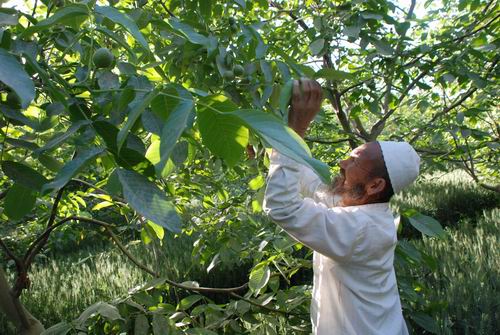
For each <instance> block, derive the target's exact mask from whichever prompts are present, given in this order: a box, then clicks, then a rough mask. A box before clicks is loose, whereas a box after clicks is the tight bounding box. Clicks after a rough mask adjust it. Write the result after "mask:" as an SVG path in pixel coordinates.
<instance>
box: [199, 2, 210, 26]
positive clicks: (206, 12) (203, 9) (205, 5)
mask: <svg viewBox="0 0 500 335" xmlns="http://www.w3.org/2000/svg"><path fill="white" fill-rule="evenodd" d="M198 7H199V8H200V13H201V15H203V17H204V18H205V21H208V20H209V19H210V17H211V16H212V0H198Z"/></svg>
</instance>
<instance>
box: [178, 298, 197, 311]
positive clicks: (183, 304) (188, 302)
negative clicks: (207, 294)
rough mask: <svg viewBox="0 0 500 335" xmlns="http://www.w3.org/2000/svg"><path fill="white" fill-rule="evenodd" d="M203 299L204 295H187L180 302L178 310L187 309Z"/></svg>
mask: <svg viewBox="0 0 500 335" xmlns="http://www.w3.org/2000/svg"><path fill="white" fill-rule="evenodd" d="M202 299H203V296H202V295H198V294H196V295H190V296H187V297H185V298H184V299H182V300H181V301H180V302H179V305H178V306H177V310H183V311H185V310H187V309H189V308H190V307H191V306H193V305H194V304H196V303H197V302H198V301H200V300H202Z"/></svg>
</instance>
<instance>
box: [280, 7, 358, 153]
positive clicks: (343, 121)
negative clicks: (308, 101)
mask: <svg viewBox="0 0 500 335" xmlns="http://www.w3.org/2000/svg"><path fill="white" fill-rule="evenodd" d="M271 6H273V7H275V8H278V9H280V10H282V9H283V7H281V5H280V4H277V3H276V2H274V1H271ZM286 13H287V14H288V16H290V17H291V18H292V19H293V20H294V21H295V22H297V24H298V25H299V26H300V27H301V28H302V29H303V30H305V31H307V30H308V29H309V27H308V26H307V24H306V23H305V22H304V20H302V19H300V18H298V17H297V16H296V15H295V14H294V13H293V11H291V10H290V11H287V12H286ZM323 64H324V67H325V68H332V69H333V68H334V66H333V62H332V60H331V59H330V57H329V55H327V54H325V55H323ZM327 91H328V92H329V93H330V94H329V96H328V97H327V98H328V100H329V101H330V103H331V104H332V106H333V109H334V110H335V113H336V114H337V118H338V120H339V122H340V125H341V126H342V129H343V130H344V131H345V132H346V133H347V134H352V129H351V126H350V124H349V120H348V119H347V116H346V114H345V113H344V111H343V110H342V105H341V101H340V98H341V94H340V93H339V91H338V89H337V87H335V86H333V88H330V87H328V88H327ZM348 142H349V146H350V147H351V148H352V149H354V148H355V147H356V146H357V143H356V141H355V140H354V139H352V138H350V139H349V140H348Z"/></svg>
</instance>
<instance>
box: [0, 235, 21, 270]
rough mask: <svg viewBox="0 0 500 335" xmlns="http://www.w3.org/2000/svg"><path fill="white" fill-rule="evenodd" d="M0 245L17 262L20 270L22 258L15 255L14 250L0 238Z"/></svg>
mask: <svg viewBox="0 0 500 335" xmlns="http://www.w3.org/2000/svg"><path fill="white" fill-rule="evenodd" d="M0 247H1V248H2V249H3V250H4V251H5V253H6V254H7V256H8V257H9V258H10V259H12V260H13V261H14V263H15V264H16V268H17V269H18V271H19V270H20V269H22V264H23V263H22V260H21V259H20V258H19V257H17V256H16V255H14V253H13V252H12V250H10V249H9V247H8V246H7V245H6V244H5V242H4V241H3V240H2V239H1V238H0Z"/></svg>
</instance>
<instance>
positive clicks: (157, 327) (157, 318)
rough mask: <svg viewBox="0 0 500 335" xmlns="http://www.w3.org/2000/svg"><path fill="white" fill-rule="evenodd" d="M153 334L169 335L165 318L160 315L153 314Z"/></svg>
mask: <svg viewBox="0 0 500 335" xmlns="http://www.w3.org/2000/svg"><path fill="white" fill-rule="evenodd" d="M152 324H153V334H154V335H165V334H170V333H171V332H170V327H169V326H168V321H167V318H166V317H165V316H164V315H161V314H153V322H152Z"/></svg>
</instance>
